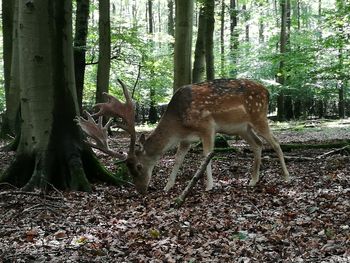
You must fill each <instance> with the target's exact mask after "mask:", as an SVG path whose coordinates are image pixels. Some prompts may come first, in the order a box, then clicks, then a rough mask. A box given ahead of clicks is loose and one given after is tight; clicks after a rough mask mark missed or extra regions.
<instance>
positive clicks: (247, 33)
mask: <svg viewBox="0 0 350 263" xmlns="http://www.w3.org/2000/svg"><path fill="white" fill-rule="evenodd" d="M242 11H243V17H244V24H245V26H244V27H245V41H246V42H249V23H248V21H249V14H248V11H247V5H246V4H243V5H242Z"/></svg>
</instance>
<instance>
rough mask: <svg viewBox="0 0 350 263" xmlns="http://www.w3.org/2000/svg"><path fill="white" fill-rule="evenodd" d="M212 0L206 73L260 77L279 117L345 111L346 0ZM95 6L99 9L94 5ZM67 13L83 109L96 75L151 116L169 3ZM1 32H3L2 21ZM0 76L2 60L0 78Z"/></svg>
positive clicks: (169, 66) (120, 2) (197, 19)
mask: <svg viewBox="0 0 350 263" xmlns="http://www.w3.org/2000/svg"><path fill="white" fill-rule="evenodd" d="M102 2H103V1H102ZM106 2H108V1H106ZM209 2H211V1H194V13H193V32H192V36H193V37H192V52H191V53H192V56H193V59H192V62H191V63H196V57H195V56H196V55H197V53H198V52H201V51H200V50H197V49H200V47H198V45H199V44H200V43H198V42H199V40H200V38H201V37H202V35H201V27H200V24H201V16H202V17H203V12H204V18H205V16H207V15H208V14H207V12H208V11H203V8H204V7H206V5H207V4H208V3H209ZM213 3H215V5H214V6H215V8H214V13H213V17H214V19H215V22H214V30H213V32H214V34H213V49H212V51H213V53H212V55H213V65H214V68H215V71H214V70H213V73H212V75H213V76H210V77H211V78H212V77H215V78H227V77H234V78H235V77H239V78H253V79H257V80H259V81H261V82H262V83H263V84H265V85H266V86H268V88H269V90H270V95H271V105H270V111H271V113H272V114H274V115H277V117H278V119H279V120H283V119H293V118H307V117H320V118H322V117H341V118H344V117H345V116H347V115H349V114H350V101H349V96H348V93H349V87H348V86H349V85H348V72H349V65H350V60H349V47H350V45H349V41H350V40H349V34H350V26H349V20H350V18H349V16H350V4H349V2H348V1H347V0H336V1H333V0H332V1H322V0H318V1H303V0H283V1H282V0H281V1H277V0H274V1H271V0H260V1H249V0H245V1H243V0H240V1H236V0H231V1H228V0H220V1H215V2H214V1H213ZM4 4H5V3H3V5H4ZM84 4H85V11H84ZM82 5H83V8H81V6H82ZM79 6H80V8H79ZM99 8H105V9H104V10H103V11H102V10H101V11H99ZM3 9H4V7H3ZM106 10H107V11H106ZM73 11H74V14H73V16H74V17H73V22H74V25H73V27H74V29H75V41H74V46H75V47H74V48H75V51H76V52H79V51H83V52H85V55H86V60H85V64H86V67H85V75H84V74H83V76H84V78H83V85H84V89H83V99H82V101H83V107H84V108H91V106H92V105H93V104H94V103H95V101H98V100H100V99H99V98H97V96H98V95H96V83H97V86H101V85H100V84H101V83H102V86H106V85H105V84H103V81H107V82H108V83H109V92H110V93H112V94H114V95H117V96H121V95H122V94H121V91H120V89H119V88H118V85H117V78H120V79H123V80H124V82H126V83H127V84H128V85H129V86H130V87H133V93H134V94H133V95H134V98H135V100H136V101H137V106H138V107H137V112H138V117H137V119H138V121H140V122H150V123H154V122H156V121H157V120H158V118H159V117H160V115H161V113H162V109H164V105H165V104H166V103H167V102H168V101H169V99H170V97H171V95H172V93H173V79H174V73H173V72H174V63H173V57H174V37H175V35H174V34H175V30H174V27H175V20H176V19H175V1H173V0H168V1H165V0H153V1H152V0H148V1H146V0H142V1H126V0H111V1H110V4H109V5H108V6H105V7H99V3H98V1H95V0H93V1H90V2H89V1H82V0H80V1H73ZM84 12H85V16H86V14H87V15H88V28H87V36H86V43H84V42H79V39H78V37H79V31H77V29H79V24H78V23H79V21H81V20H79V18H80V19H82V18H81V17H82V16H84ZM86 12H88V13H86ZM101 12H102V14H105V13H106V12H108V13H109V14H110V17H107V18H103V17H102V16H101V15H99V14H100V13H101ZM3 18H4V19H6V17H3ZM83 18H84V17H83ZM4 19H3V20H4ZM99 19H107V20H105V22H104V23H105V24H106V25H110V28H109V29H108V28H107V29H106V28H105V29H104V30H107V31H104V32H108V30H110V46H109V48H110V51H108V47H107V51H106V45H104V46H103V44H102V45H101V43H100V42H99V41H100V40H101V39H100V38H99V35H100V36H102V37H105V36H106V33H103V31H101V28H100V29H99ZM99 30H100V31H99ZM102 30H103V29H102ZM1 31H2V32H3V33H4V32H6V21H3V24H2V30H1ZM107 34H108V33H107ZM108 35H109V34H108ZM104 39H105V38H104ZM104 41H109V40H108V39H107V40H104ZM5 48H6V47H5ZM103 48H104V49H103ZM1 50H3V49H2V48H1ZM100 50H101V51H103V52H104V54H106V52H107V54H108V52H110V56H108V58H105V59H104V58H103V57H101V53H102V52H99V51H100ZM207 50H208V49H207ZM2 55H4V54H2ZM103 61H107V62H103ZM99 63H107V64H108V63H110V70H109V79H108V77H107V80H106V77H104V78H105V80H103V79H102V78H103V77H100V78H99V77H98V75H99V73H98V64H99ZM204 63H205V62H204ZM78 67H79V65H78ZM193 67H194V69H193V80H194V81H202V80H204V79H205V78H207V77H206V76H205V74H204V73H205V72H203V71H204V69H203V68H202V69H200V68H199V73H198V74H196V73H195V69H196V64H194V65H193ZM80 68H81V67H80ZM76 71H77V65H76ZM201 71H202V72H201ZM3 75H4V70H3V67H1V68H0V76H2V77H0V84H1V85H2V86H4V77H3ZM78 82H79V80H77V85H78V84H79V83H78ZM107 86H108V85H107ZM78 96H79V93H78ZM5 105H6V101H5V90H4V89H0V112H4V111H5V107H6V106H5Z"/></svg>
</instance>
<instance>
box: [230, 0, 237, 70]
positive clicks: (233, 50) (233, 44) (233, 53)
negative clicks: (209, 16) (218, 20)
mask: <svg viewBox="0 0 350 263" xmlns="http://www.w3.org/2000/svg"><path fill="white" fill-rule="evenodd" d="M237 26H238V7H237V3H236V0H230V32H231V39H230V63H231V65H230V76H231V77H236V76H237V66H236V64H237V55H238V54H237V50H238V37H239V32H238V29H237Z"/></svg>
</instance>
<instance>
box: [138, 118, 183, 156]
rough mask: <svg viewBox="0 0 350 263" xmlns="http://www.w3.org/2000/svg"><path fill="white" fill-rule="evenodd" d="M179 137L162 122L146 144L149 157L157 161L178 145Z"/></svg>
mask: <svg viewBox="0 0 350 263" xmlns="http://www.w3.org/2000/svg"><path fill="white" fill-rule="evenodd" d="M177 142H178V140H177V136H176V134H174V132H173V131H172V130H171V128H170V127H169V126H168V125H166V126H165V125H164V122H162V121H161V122H160V123H159V124H158V126H157V128H156V129H155V130H154V131H153V132H152V133H151V135H150V136H149V137H148V138H147V140H146V141H145V144H144V149H145V151H146V153H147V155H148V156H149V157H150V158H151V159H154V160H155V161H157V160H158V159H159V158H160V157H161V156H162V155H163V154H164V153H165V152H166V151H167V150H168V149H169V148H171V147H172V146H173V145H175V144H177Z"/></svg>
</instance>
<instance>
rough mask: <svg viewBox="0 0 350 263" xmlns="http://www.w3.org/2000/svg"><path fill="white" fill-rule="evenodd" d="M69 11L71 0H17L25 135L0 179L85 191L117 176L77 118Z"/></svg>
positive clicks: (22, 184)
mask: <svg viewBox="0 0 350 263" xmlns="http://www.w3.org/2000/svg"><path fill="white" fill-rule="evenodd" d="M71 15H72V9H71V0H61V1H54V0H38V1H35V2H33V1H26V2H22V1H20V3H19V23H20V25H22V26H21V27H20V28H19V32H18V34H19V60H20V61H21V63H20V70H19V74H20V84H21V87H23V88H22V90H21V94H20V101H21V117H22V121H21V136H20V142H19V145H18V148H17V152H16V157H15V159H14V161H13V162H12V164H11V165H10V166H9V167H8V169H7V170H6V171H5V172H4V173H3V174H2V175H1V176H0V182H9V183H11V184H13V185H16V186H19V187H24V189H25V190H33V189H34V188H40V189H43V190H45V189H47V188H48V187H50V186H53V187H56V188H59V189H73V190H83V191H90V190H91V187H90V184H89V182H88V179H91V180H92V179H96V178H101V179H102V178H103V179H105V180H109V181H114V182H117V178H116V177H113V176H110V177H108V176H107V173H106V172H105V170H104V169H102V168H101V166H100V165H98V164H97V161H96V159H95V158H94V156H93V154H92V152H91V149H90V148H86V146H85V145H84V143H83V138H82V133H81V132H80V130H79V128H78V126H77V125H76V124H75V123H74V121H73V119H74V117H75V116H76V115H77V114H78V113H79V108H78V103H77V95H76V89H75V80H74V63H73V49H72V21H71ZM107 178H108V179H107Z"/></svg>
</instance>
